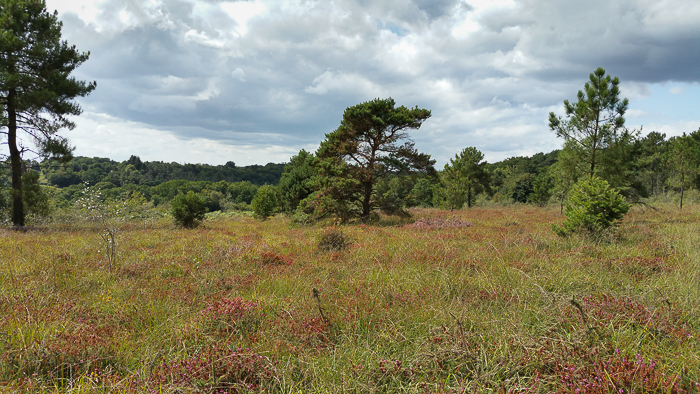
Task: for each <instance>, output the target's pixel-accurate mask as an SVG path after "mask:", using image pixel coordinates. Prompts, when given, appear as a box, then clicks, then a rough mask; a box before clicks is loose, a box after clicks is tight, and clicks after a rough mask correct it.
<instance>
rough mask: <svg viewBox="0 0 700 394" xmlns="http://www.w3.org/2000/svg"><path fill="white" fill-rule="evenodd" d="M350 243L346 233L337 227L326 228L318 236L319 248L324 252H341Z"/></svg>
mask: <svg viewBox="0 0 700 394" xmlns="http://www.w3.org/2000/svg"><path fill="white" fill-rule="evenodd" d="M349 245H350V240H349V239H348V237H346V236H345V233H343V232H342V231H340V230H339V229H336V228H330V229H327V230H324V231H323V232H322V233H321V236H320V237H319V238H318V248H319V249H320V250H322V251H324V252H340V251H342V250H345V249H346V248H347V247H348V246H349Z"/></svg>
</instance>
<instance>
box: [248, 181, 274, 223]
mask: <svg viewBox="0 0 700 394" xmlns="http://www.w3.org/2000/svg"><path fill="white" fill-rule="evenodd" d="M250 205H251V207H252V208H253V215H254V216H255V217H256V218H259V219H266V218H268V217H270V216H272V215H274V214H275V213H277V208H278V207H279V192H278V191H277V188H276V187H275V186H272V185H265V186H262V187H260V188H259V189H258V192H257V193H255V197H253V201H252V202H251V203H250Z"/></svg>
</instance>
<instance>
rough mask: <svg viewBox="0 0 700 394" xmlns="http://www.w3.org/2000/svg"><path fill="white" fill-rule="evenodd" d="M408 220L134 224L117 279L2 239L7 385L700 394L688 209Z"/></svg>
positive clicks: (695, 262)
mask: <svg viewBox="0 0 700 394" xmlns="http://www.w3.org/2000/svg"><path fill="white" fill-rule="evenodd" d="M413 213H414V216H415V218H416V221H415V222H414V223H412V224H406V223H403V222H402V223H396V225H394V226H391V225H388V224H389V223H390V221H386V220H385V221H383V222H381V223H383V224H382V225H373V226H366V225H359V226H341V227H340V228H335V229H334V230H332V231H331V230H328V229H325V228H322V227H301V228H299V227H294V226H291V225H290V223H289V222H288V221H287V220H286V219H284V218H280V217H277V218H273V219H272V220H268V221H265V222H258V221H255V220H253V219H252V218H249V217H220V218H215V219H210V220H208V221H207V222H206V223H205V226H204V228H200V229H195V230H185V229H179V228H176V227H174V226H173V225H172V224H170V223H169V222H168V221H166V220H165V219H163V220H160V221H159V220H155V221H151V222H150V223H149V225H148V226H145V225H142V224H138V225H136V224H134V225H131V226H130V225H128V224H127V225H125V226H123V229H122V231H121V232H120V234H119V237H120V238H119V239H118V242H119V243H120V247H119V248H118V256H116V259H115V260H114V261H115V266H114V267H113V269H112V270H111V271H110V270H109V269H108V262H107V261H105V260H104V259H105V257H104V254H103V253H101V252H100V250H99V248H100V240H99V236H98V235H97V234H96V233H95V231H94V229H91V228H89V227H85V226H82V225H79V224H74V225H70V226H67V225H63V226H57V227H51V226H47V227H45V228H41V229H38V230H35V231H29V232H26V233H18V232H13V231H9V230H0V237H1V239H2V242H0V349H2V350H1V352H0V391H9V392H11V391H18V392H64V393H73V392H76V393H77V392H105V393H106V392H122V393H147V392H153V393H155V392H157V393H161V392H162V393H166V392H173V393H174V392H204V393H218V392H234V393H238V392H304V393H307V392H319V393H326V392H329V393H330V392H334V393H335V392H358V393H359V392H362V393H364V392H418V393H453V392H454V393H457V392H460V393H461V392H491V391H500V392H541V393H545V392H560V393H565V392H571V393H580V392H585V393H613V392H615V393H620V392H623V393H631V392H635V393H642V392H664V393H666V392H670V393H684V392H689V393H691V392H700V390H699V389H698V381H700V372H699V371H700V360H699V357H698V354H700V347H699V346H698V345H699V343H698V335H699V332H700V318H699V317H698V316H700V308H699V306H700V294H698V293H699V292H700V287H698V283H700V277H699V276H700V252H699V251H698V248H697V245H699V244H700V228H699V227H700V226H699V223H700V221H699V219H700V211H699V210H698V209H697V208H693V207H691V209H688V210H686V209H685V208H684V211H683V212H682V213H680V212H678V211H677V210H676V209H674V208H672V207H670V206H669V207H663V208H661V209H660V210H658V211H653V210H646V211H645V210H642V209H641V208H635V209H634V210H633V211H632V212H631V213H630V214H629V215H628V216H627V218H626V219H625V221H624V223H623V224H622V226H621V228H620V229H619V231H618V233H617V234H616V235H614V236H610V237H607V238H605V239H598V240H596V241H592V240H590V239H586V238H576V237H571V238H567V239H561V238H558V237H556V236H555V235H554V234H553V233H551V230H549V229H550V227H551V224H552V223H555V222H559V221H561V220H562V217H561V216H559V212H558V209H557V208H552V209H539V208H532V207H525V206H519V207H515V208H514V207H488V208H474V209H471V210H466V211H456V212H446V211H438V210H426V209H423V210H415V211H414V212H413ZM331 232H336V233H337V232H341V233H342V235H343V237H344V240H346V241H348V243H347V244H346V245H345V246H344V247H343V248H324V247H319V244H318V242H319V239H322V238H323V235H324V234H329V233H331ZM313 289H316V293H314V291H313Z"/></svg>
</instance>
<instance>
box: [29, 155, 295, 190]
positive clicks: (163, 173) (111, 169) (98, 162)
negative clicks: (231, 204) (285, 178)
mask: <svg viewBox="0 0 700 394" xmlns="http://www.w3.org/2000/svg"><path fill="white" fill-rule="evenodd" d="M37 168H40V170H41V172H42V175H43V176H44V177H45V179H46V181H47V183H48V184H50V185H55V186H58V187H68V186H71V185H78V184H81V183H88V184H91V185H96V184H98V183H101V182H107V183H110V184H112V185H114V186H117V187H121V186H126V185H131V184H133V185H147V186H156V185H159V184H161V183H163V182H167V181H171V180H187V181H209V182H219V181H226V182H241V181H249V182H252V183H254V184H256V185H265V184H276V183H277V182H279V179H280V175H282V172H283V171H284V164H274V163H268V164H266V165H264V166H261V165H251V166H245V167H237V166H236V165H235V164H234V163H233V162H232V161H229V162H228V163H226V164H225V165H219V166H213V165H208V164H179V163H175V162H173V163H164V162H161V161H151V162H149V161H145V162H144V161H141V159H140V158H139V157H138V156H131V157H130V158H129V160H125V161H123V162H117V161H114V160H110V159H107V158H99V157H94V158H89V157H75V158H74V159H73V160H71V162H70V163H67V164H61V163H56V162H55V161H51V160H48V161H45V162H43V163H42V164H41V166H37Z"/></svg>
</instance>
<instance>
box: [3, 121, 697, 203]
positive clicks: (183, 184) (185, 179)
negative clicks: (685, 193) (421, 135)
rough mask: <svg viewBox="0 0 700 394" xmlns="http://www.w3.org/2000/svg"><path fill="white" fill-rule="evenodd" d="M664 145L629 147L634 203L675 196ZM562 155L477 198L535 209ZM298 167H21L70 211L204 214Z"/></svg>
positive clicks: (128, 163)
mask: <svg viewBox="0 0 700 394" xmlns="http://www.w3.org/2000/svg"><path fill="white" fill-rule="evenodd" d="M669 146H670V145H669V140H667V139H666V136H665V135H663V134H660V133H655V132H652V133H650V134H649V135H647V136H645V137H642V138H638V139H637V140H636V141H635V142H634V143H633V144H631V145H630V146H629V147H628V150H627V154H626V159H625V164H624V166H623V167H624V168H620V169H619V170H620V171H624V172H625V173H626V176H627V177H629V183H630V184H631V185H633V188H634V191H635V193H636V195H637V196H638V197H647V196H654V195H659V194H664V193H666V192H667V191H668V190H673V187H671V186H670V185H669V182H667V181H668V180H669V178H670V177H672V176H673V169H672V168H671V167H670V166H669V165H667V154H668V151H669ZM559 155H560V151H559V150H555V151H552V152H549V153H537V154H535V155H533V156H531V157H512V158H508V159H505V160H502V161H499V162H496V163H484V166H483V169H484V170H485V172H486V174H487V177H486V178H485V180H486V182H487V185H486V186H487V187H485V188H484V189H483V190H482V191H481V194H482V196H483V198H486V199H489V200H492V201H494V202H498V203H512V202H520V203H529V202H533V203H538V202H537V201H535V200H534V199H533V198H534V197H537V196H538V193H539V194H541V193H540V191H539V190H538V182H539V181H540V180H543V179H546V178H551V176H552V175H551V173H552V171H553V170H555V169H556V167H557V166H555V164H556V163H557V162H558V158H559ZM295 158H296V156H295V157H294V158H292V161H293V160H294V159H295ZM298 164H299V163H296V164H295V163H291V164H288V163H281V164H274V163H268V164H266V165H264V166H263V165H251V166H245V167H237V166H236V165H235V164H234V163H233V162H228V163H226V164H225V165H218V166H214V165H208V164H179V163H174V162H173V163H164V162H160V161H152V162H148V161H142V160H141V159H140V158H139V157H137V156H131V157H130V158H129V159H128V160H125V161H122V162H117V161H114V160H110V159H107V158H97V157H95V158H89V157H76V158H74V159H73V160H71V161H70V162H68V163H66V164H60V163H56V162H51V161H45V162H42V163H37V162H31V163H30V162H27V163H26V165H27V169H31V170H33V171H28V173H34V174H38V175H39V176H38V177H37V176H36V175H35V177H36V178H37V179H36V180H35V184H38V185H41V188H42V190H44V192H43V193H42V194H43V195H46V196H47V197H48V198H49V199H50V200H51V201H52V204H51V205H53V206H55V207H58V208H61V207H69V206H71V205H72V204H73V203H74V202H75V201H76V200H77V199H78V198H80V196H81V193H82V192H83V190H84V189H85V185H89V186H92V187H96V188H99V189H100V190H101V192H102V195H103V196H105V197H106V198H111V199H120V198H125V197H127V196H129V195H132V194H133V193H134V192H138V193H139V194H140V195H141V196H143V198H145V199H146V200H147V201H149V202H151V203H153V205H155V206H159V205H162V204H164V203H168V202H170V201H171V200H172V199H173V198H175V196H177V195H178V194H179V193H187V192H188V191H193V192H195V193H197V194H198V195H200V196H202V197H203V198H204V200H205V201H206V205H207V208H208V210H209V211H217V210H230V209H236V210H247V209H250V203H251V201H252V199H253V198H254V196H255V194H256V193H257V190H258V189H259V187H260V186H263V185H281V188H282V189H283V190H284V189H285V187H286V188H288V187H289V186H288V185H286V184H288V183H289V181H292V179H293V178H295V177H296V176H297V175H296V173H297V171H299V168H298ZM3 167H5V168H3V172H2V173H0V205H4V206H0V208H3V209H7V208H8V203H9V196H8V193H9V191H10V183H11V182H10V177H9V175H10V174H9V170H8V169H7V168H6V167H7V166H3ZM306 177H307V176H303V177H302V178H306ZM280 180H282V183H285V185H282V184H281V183H280ZM28 181H29V180H28ZM299 182H303V179H299V180H298V181H292V183H294V184H301V183H299ZM443 183H444V181H443ZM540 183H541V182H540ZM691 183H693V184H694V185H693V186H694V187H695V188H698V187H700V177H698V179H695V180H694V182H691ZM29 184H31V181H30V182H29ZM443 186H444V185H443ZM295 187H296V186H295ZM440 187H441V181H440V179H438V178H429V177H424V176H398V175H397V176H393V177H390V179H389V180H388V181H386V182H384V183H383V184H379V185H378V188H379V189H381V190H382V193H384V194H386V193H390V194H392V195H395V196H396V198H399V199H401V200H402V201H404V205H406V206H442V205H443V204H438V205H436V203H435V201H436V199H435V198H434V195H433V194H434V191H436V190H438V189H439V188H440ZM540 187H541V186H540ZM545 187H546V188H547V189H549V192H545V196H551V197H552V198H554V197H555V196H554V194H556V193H554V192H555V191H556V185H555V184H553V183H550V182H548V184H547V185H546V186H545ZM2 194H4V195H5V196H4V197H3V196H2ZM28 208H29V209H31V207H28Z"/></svg>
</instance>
